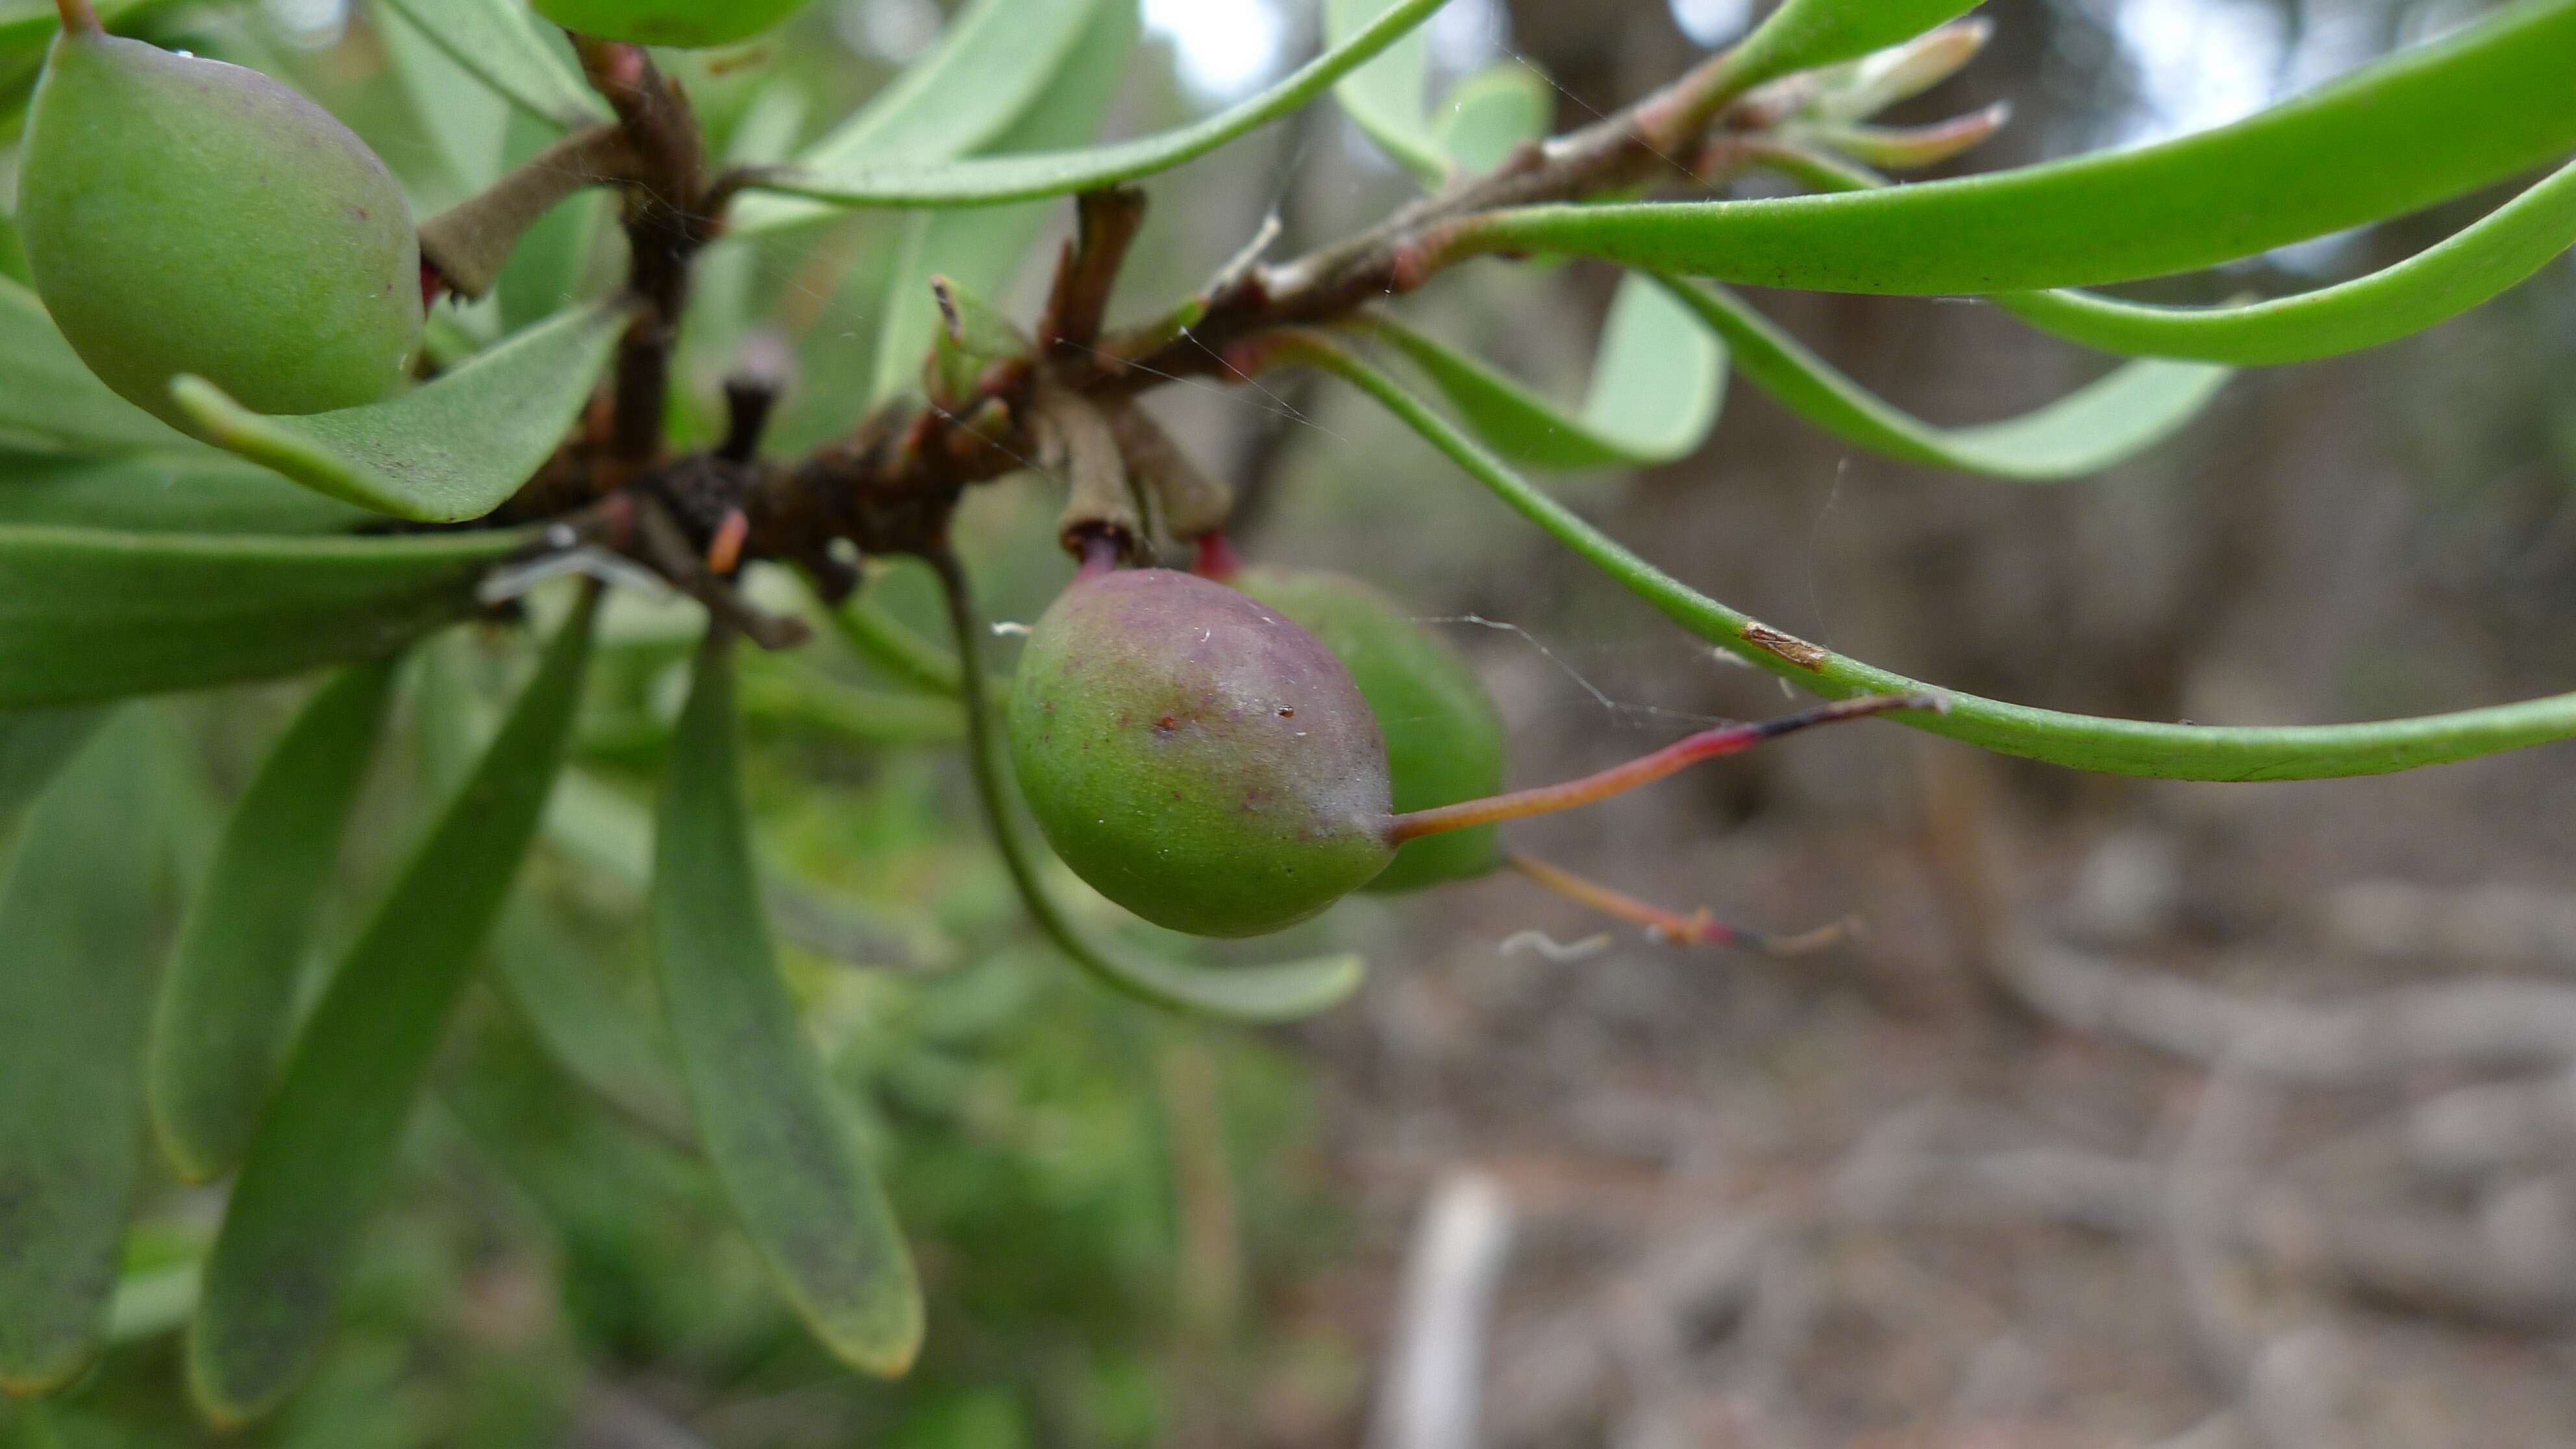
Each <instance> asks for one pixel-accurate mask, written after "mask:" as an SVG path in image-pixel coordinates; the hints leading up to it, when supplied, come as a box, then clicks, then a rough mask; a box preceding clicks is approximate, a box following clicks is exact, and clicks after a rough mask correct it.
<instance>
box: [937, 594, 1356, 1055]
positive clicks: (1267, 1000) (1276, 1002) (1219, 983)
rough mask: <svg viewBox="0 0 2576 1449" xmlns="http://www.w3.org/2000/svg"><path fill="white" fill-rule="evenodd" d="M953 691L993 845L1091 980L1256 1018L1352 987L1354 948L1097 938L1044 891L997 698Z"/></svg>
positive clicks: (1328, 1004) (1302, 1008) (963, 645)
mask: <svg viewBox="0 0 2576 1449" xmlns="http://www.w3.org/2000/svg"><path fill="white" fill-rule="evenodd" d="M948 569H949V572H948V573H947V575H946V577H945V578H944V579H943V583H944V586H945V587H946V589H947V593H948V607H949V623H950V632H951V633H952V634H953V635H954V636H955V637H956V640H957V657H958V661H959V668H960V671H961V673H960V675H959V677H960V678H975V677H978V676H981V675H982V674H983V673H984V663H983V650H982V644H983V638H984V635H985V634H986V632H987V630H986V629H985V627H984V624H983V622H982V621H981V620H979V619H977V618H975V617H974V605H973V602H972V601H971V600H970V599H969V598H968V597H967V595H966V583H965V578H964V576H963V574H962V572H958V571H956V565H954V564H953V563H952V564H950V565H948ZM960 697H961V699H963V701H964V703H965V706H966V730H967V763H968V764H969V765H971V766H972V767H973V769H974V775H975V793H976V797H977V799H978V800H979V801H980V802H981V804H982V805H983V807H984V822H985V824H986V826H987V827H988V828H990V829H991V830H992V832H993V843H994V845H995V846H996V847H998V848H999V849H1000V851H1001V853H1002V862H1003V864H1004V865H1005V866H1007V867H1008V868H1009V869H1010V872H1011V880H1012V882H1013V883H1014V884H1015V885H1016V886H1018V888H1019V892H1020V902H1021V904H1022V905H1024V906H1025V907H1027V909H1028V913H1029V917H1030V919H1032V920H1034V921H1036V922H1037V925H1038V929H1040V930H1041V931H1044V932H1045V933H1046V936H1047V939H1048V940H1050V941H1053V942H1054V943H1055V945H1056V949H1057V950H1059V951H1062V952H1063V953H1064V954H1065V955H1066V956H1067V957H1069V958H1071V960H1072V961H1073V963H1074V964H1075V965H1076V966H1079V967H1081V968H1082V969H1083V971H1084V972H1086V973H1087V974H1089V975H1090V976H1091V977H1092V979H1093V980H1095V981H1098V982H1099V983H1100V984H1101V985H1103V986H1106V987H1108V988H1110V989H1111V990H1113V991H1118V992H1123V993H1124V994H1126V995H1129V996H1133V997H1136V998H1137V999H1139V1000H1141V1001H1149V1002H1152V1003H1153V1004H1154V1005H1156V1006H1160V1007H1164V1008H1166V1009H1168V1010H1171V1011H1180V1012H1188V1013H1192V1014H1194V1015H1200V1016H1209V1017H1216V1018H1219V1019H1221V1020H1231V1021H1257V1022H1272V1021H1295V1020H1297V1019H1299V1018H1301V1017H1307V1016H1312V1015H1314V1014H1315V1013H1317V1012H1319V1011H1325V1010H1329V1009H1330V1008H1332V1007H1334V1006H1336V1005H1338V1004H1340V1003H1341V1002H1342V1001H1343V1000H1344V999H1345V998H1347V997H1348V996H1349V995H1350V994H1351V993H1352V992H1354V991H1356V990H1358V989H1359V985H1360V980H1361V978H1362V977H1363V976H1364V975H1366V974H1367V969H1368V967H1367V963H1366V962H1364V961H1362V960H1361V959H1360V958H1359V957H1357V956H1355V955H1347V954H1346V955H1339V956H1317V957H1312V958H1309V959H1306V960H1299V961H1280V962H1275V963H1271V964H1266V965H1257V966H1201V965H1196V964H1193V963H1190V962H1186V961H1176V960H1172V959H1170V958H1168V957H1164V956H1157V955H1153V954H1151V953H1148V952H1144V951H1135V950H1128V949H1124V948H1122V947H1120V946H1117V945H1113V944H1110V943H1106V942H1102V941H1098V940H1094V939H1093V938H1092V937H1091V935H1090V934H1089V933H1088V932H1086V931H1084V930H1083V929H1082V926H1081V924H1080V923H1079V922H1077V921H1076V920H1074V918H1073V915H1072V913H1071V912H1069V911H1067V910H1066V909H1065V908H1064V905H1063V903H1062V902H1060V901H1058V900H1056V898H1055V897H1054V895H1053V894H1052V893H1051V892H1050V891H1049V890H1048V889H1047V882H1046V879H1045V876H1044V873H1043V871H1044V862H1045V861H1046V860H1047V858H1048V856H1047V850H1046V847H1045V846H1044V845H1041V844H1040V843H1038V841H1037V839H1036V838H1035V833H1034V832H1032V831H1031V830H1030V829H1029V827H1028V824H1027V822H1026V821H1024V820H1022V819H1021V818H1020V814H1019V810H1018V801H1017V797H1016V796H1015V795H1014V794H1013V792H1012V788H1011V764H1010V758H1009V752H1008V751H1007V750H1006V749H1005V748H1004V746H1003V741H1002V733H1001V725H1000V720H999V719H998V718H997V713H998V712H997V709H996V705H995V702H994V701H993V700H992V699H991V698H990V697H989V696H985V695H979V694H973V693H964V694H961V696H960Z"/></svg>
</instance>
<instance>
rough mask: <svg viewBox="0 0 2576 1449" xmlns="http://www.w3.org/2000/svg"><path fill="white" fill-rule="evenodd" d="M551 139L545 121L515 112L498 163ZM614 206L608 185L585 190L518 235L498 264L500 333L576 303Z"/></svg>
mask: <svg viewBox="0 0 2576 1449" xmlns="http://www.w3.org/2000/svg"><path fill="white" fill-rule="evenodd" d="M555 137H556V133H555V131H554V130H553V128H551V127H549V126H547V125H546V124H545V123H544V122H542V121H538V120H536V119H534V118H532V117H530V116H529V115H528V114H527V113H526V112H524V111H516V110H514V111H512V112H510V120H509V124H508V125H507V126H505V127H504V128H503V129H502V132H501V157H502V160H503V162H504V163H505V164H507V165H511V166H516V165H518V164H520V163H521V162H523V161H526V160H527V159H528V158H530V157H532V156H534V155H536V154H537V153H538V152H539V151H542V150H544V149H545V148H546V147H547V146H548V145H550V144H551V143H552V142H553V141H554V140H555ZM613 202H614V198H613V197H612V196H611V195H610V193H609V191H608V189H607V188H606V187H600V186H588V187H584V188H582V189H581V190H580V191H578V192H576V193H574V194H573V195H572V196H569V197H567V198H565V199H564V200H562V201H560V202H557V203H556V204H555V208H554V210H552V211H549V212H547V213H546V214H545V215H544V216H542V217H539V218H538V219H537V223H536V225H534V226H531V227H529V228H528V229H527V230H526V231H524V232H522V233H520V234H519V244H518V245H517V246H514V247H512V248H511V249H510V257H509V260H508V261H505V262H503V263H502V264H501V280H500V282H499V283H498V285H497V288H496V290H497V291H498V293H499V295H500V300H501V330H502V331H503V333H505V334H515V333H519V332H524V331H526V330H527V329H528V328H531V327H534V326H536V325H537V324H538V323H540V322H542V321H544V320H545V319H547V318H548V317H552V316H554V315H555V314H556V313H558V312H561V311H563V310H565V309H566V308H568V307H570V306H572V305H573V304H574V303H575V302H576V301H579V300H580V288H581V284H582V281H583V273H584V271H585V269H586V268H587V267H588V265H589V262H590V259H591V251H592V246H593V243H594V242H595V241H596V240H597V238H598V237H599V235H600V232H601V229H602V227H603V225H604V224H605V221H606V219H607V216H608V214H609V208H610V207H611V205H612V204H613Z"/></svg>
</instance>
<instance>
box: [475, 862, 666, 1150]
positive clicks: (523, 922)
mask: <svg viewBox="0 0 2576 1449" xmlns="http://www.w3.org/2000/svg"><path fill="white" fill-rule="evenodd" d="M492 962H493V965H494V966H496V967H498V968H499V974H498V977H497V980H496V982H495V984H496V985H498V986H499V987H500V988H501V992H502V994H503V995H504V996H505V997H507V998H508V999H509V1002H510V1004H511V1006H513V1007H514V1008H516V1009H517V1010H518V1013H519V1015H520V1016H521V1017H522V1018H523V1019H525V1020H526V1022H527V1024H528V1027H529V1029H530V1030H531V1031H532V1032H533V1033H534V1034H535V1036H536V1038H537V1040H538V1041H540V1042H542V1043H543V1044H544V1046H545V1049H546V1052H547V1054H548V1055H550V1056H552V1057H553V1058H554V1059H555V1061H556V1062H558V1063H560V1064H561V1065H562V1067H563V1069H564V1071H565V1072H566V1073H567V1074H568V1075H570V1076H571V1077H572V1078H573V1079H574V1080H576V1081H578V1082H580V1083H581V1084H582V1086H584V1087H585V1088H587V1089H589V1090H590V1091H591V1092H592V1093H593V1094H595V1095H596V1096H598V1097H599V1098H600V1099H601V1100H602V1101H605V1102H607V1103H609V1104H611V1105H612V1106H615V1107H616V1108H617V1109H618V1110H619V1111H621V1112H623V1113H625V1114H626V1115H627V1116H628V1117H630V1118H633V1119H634V1120H636V1121H638V1122H640V1123H643V1124H644V1125H646V1126H648V1127H650V1128H651V1129H652V1130H653V1131H654V1132H655V1133H656V1134H657V1135H659V1136H662V1137H664V1138H667V1139H671V1140H674V1141H680V1142H685V1141H687V1140H688V1138H689V1109H688V1104H687V1102H686V1101H685V1100H684V1098H683V1096H682V1092H681V1087H680V1082H679V1078H678V1076H677V1074H676V1070H675V1067H674V1064H673V1056H672V1051H671V1042H670V1035H669V1033H668V1032H667V1031H666V1030H665V1029H664V1028H663V1026H662V1023H661V1022H660V1021H659V1020H657V1019H655V1018H654V1017H652V1016H651V1015H649V1014H648V1013H646V1012H644V1011H642V1010H640V1009H638V1008H637V1007H635V1006H633V1005H631V1004H629V1003H627V1002H624V1001H621V1000H619V999H618V998H617V995H616V993H615V992H614V991H613V990H611V988H610V985H609V983H608V982H607V981H605V980H603V979H602V973H601V964H602V963H601V962H600V961H599V960H597V959H596V958H595V957H594V956H593V955H592V953H590V952H587V951H585V950H584V949H583V948H582V947H581V945H580V944H578V943H577V942H575V941H573V940H571V939H569V938H567V937H566V935H565V934H564V932H563V930H562V928H561V927H559V926H557V925H556V924H555V923H554V922H553V921H552V920H550V919H548V917H547V916H546V914H545V912H544V911H542V910H541V909H539V908H538V907H537V906H536V905H535V904H534V903H533V902H531V901H528V900H525V899H521V900H519V901H516V902H514V903H512V904H511V906H510V908H509V909H508V910H506V911H504V912H502V914H501V924H500V927H499V929H498V930H497V931H495V932H494V934H493V937H492Z"/></svg>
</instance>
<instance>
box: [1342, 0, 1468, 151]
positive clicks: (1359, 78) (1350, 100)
mask: <svg viewBox="0 0 2576 1449" xmlns="http://www.w3.org/2000/svg"><path fill="white" fill-rule="evenodd" d="M1396 3H1397V0H1324V44H1325V45H1327V46H1335V45H1340V44H1342V43H1344V42H1345V41H1348V40H1349V39H1350V38H1351V37H1352V36H1354V35H1357V34H1359V33H1360V32H1361V31H1363V30H1365V29H1367V28H1368V25H1369V22H1371V21H1373V20H1375V19H1377V18H1378V17H1379V16H1380V15H1382V14H1384V13H1386V11H1387V10H1388V9H1389V8H1391V7H1392V6H1393V5H1395V4H1396ZM1430 85H1431V47H1430V46H1429V45H1428V44H1427V43H1426V42H1425V40H1424V37H1423V35H1422V32H1421V31H1419V30H1416V31H1412V32H1410V33H1408V34H1405V35H1402V36H1398V37H1397V38H1396V40H1395V43H1394V44H1392V45H1389V46H1388V47H1387V48H1386V49H1384V50H1382V51H1379V52H1378V55H1377V58H1376V59H1375V60H1372V61H1370V62H1369V63H1368V64H1366V65H1364V66H1361V67H1360V68H1359V69H1357V70H1355V71H1352V72H1351V73H1350V74H1349V75H1346V76H1344V77H1342V78H1341V81H1340V82H1339V83H1338V84H1336V85H1335V86H1334V87H1333V99H1334V100H1336V101H1338V102H1340V103H1341V107H1342V111H1343V113H1344V114H1346V115H1348V116H1349V117H1350V118H1351V121H1352V124H1354V125H1356V126H1358V127H1359V128H1360V130H1361V131H1362V132H1363V133H1364V134H1366V135H1367V136H1368V138H1369V139H1370V140H1372V141H1375V142H1376V143H1377V148H1378V149H1379V150H1381V151H1384V152H1385V153H1386V155H1387V159H1388V160H1390V161H1393V162H1394V163H1395V164H1396V165H1398V166H1401V167H1403V168H1404V169H1405V170H1407V171H1409V172H1411V173H1413V177H1414V179H1415V180H1417V181H1419V182H1421V183H1422V184H1423V185H1424V186H1438V185H1439V184H1440V183H1441V182H1443V181H1445V180H1447V179H1448V177H1449V156H1448V153H1447V152H1446V151H1445V150H1443V149H1442V147H1441V145H1440V138H1439V136H1437V135H1436V134H1434V133H1433V131H1432V129H1431V125H1430V123H1429V121H1428V119H1427V118H1426V117H1425V115H1424V113H1423V102H1424V100H1425V98H1426V96H1427V93H1428V91H1429V89H1430Z"/></svg>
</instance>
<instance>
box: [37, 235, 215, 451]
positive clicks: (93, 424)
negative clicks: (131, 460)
mask: <svg viewBox="0 0 2576 1449" xmlns="http://www.w3.org/2000/svg"><path fill="white" fill-rule="evenodd" d="M11 438H15V439H22V440H24V441H27V442H31V443H38V444H43V445H47V446H51V447H57V448H63V449H66V450H69V451H73V452H113V451H117V450H120V449H125V448H162V449H172V448H188V447H191V446H193V444H192V443H191V441H190V440H189V438H188V437H187V435H186V434H184V433H181V432H180V431H179V430H178V429H176V428H173V427H171V426H170V425H169V424H167V423H165V422H163V421H161V420H160V419H159V418H156V417H154V416H152V415H151V414H150V413H147V412H145V411H144V410H143V409H141V408H139V407H136V406H135V405H134V404H132V403H130V402H127V401H126V400H125V399H123V398H121V397H118V396H117V395H116V394H115V393H113V392H110V391H108V388H107V384H106V383H103V382H101V381H99V380H98V379H97V378H96V377H93V376H91V375H90V370H89V369H88V368H87V367H85V366H83V365H82V364H81V360H80V357H79V356H78V355H77V354H75V353H74V352H73V351H72V345H71V344H70V343H68V342H65V341H64V340H63V334H62V333H61V332H59V331H57V330H55V327H54V319H53V318H52V317H51V316H50V315H48V314H47V313H46V311H45V304H44V303H43V302H41V301H39V300H37V298H36V294H35V293H34V292H32V291H29V290H28V289H27V288H25V287H22V286H20V285H18V284H17V283H16V282H13V281H9V280H7V279H5V278H0V440H5V439H11Z"/></svg>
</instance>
